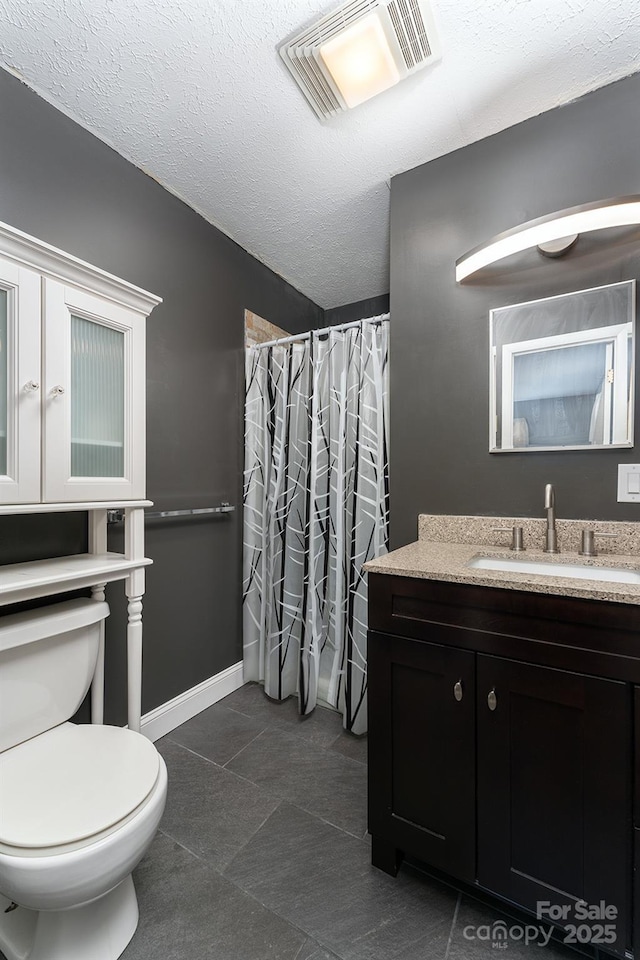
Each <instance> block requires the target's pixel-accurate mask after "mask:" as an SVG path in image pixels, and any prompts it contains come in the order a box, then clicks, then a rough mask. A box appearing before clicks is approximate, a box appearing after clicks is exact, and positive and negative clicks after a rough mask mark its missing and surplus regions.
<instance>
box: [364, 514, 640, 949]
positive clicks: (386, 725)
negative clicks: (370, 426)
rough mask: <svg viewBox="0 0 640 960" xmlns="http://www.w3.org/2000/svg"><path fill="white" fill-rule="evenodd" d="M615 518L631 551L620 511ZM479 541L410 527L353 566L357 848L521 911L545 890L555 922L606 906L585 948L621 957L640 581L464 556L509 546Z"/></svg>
mask: <svg viewBox="0 0 640 960" xmlns="http://www.w3.org/2000/svg"><path fill="white" fill-rule="evenodd" d="M434 519H435V518H434ZM474 519H477V520H480V519H482V518H474ZM485 523H493V524H495V520H493V521H489V520H487V521H486V522H485ZM530 523H533V524H535V523H536V521H531V522H530ZM468 526H471V527H472V526H473V525H472V524H470V525H468ZM577 526H578V524H577V522H576V527H577ZM599 526H601V528H602V529H603V531H604V529H605V525H599ZM612 527H613V528H615V527H619V528H624V529H623V530H621V532H620V539H621V542H622V543H623V545H624V547H625V549H631V548H630V547H629V543H630V542H631V540H632V539H633V536H634V535H633V532H632V530H631V528H633V527H634V525H633V524H608V525H606V529H609V530H610V529H611V528H612ZM567 530H568V531H569V532H570V533H571V534H572V537H574V538H575V535H577V533H576V531H574V530H573V528H572V527H571V522H565V527H564V529H563V530H561V536H564V539H565V542H567V539H568V536H569V534H568V533H567ZM467 534H468V531H467V533H465V536H466V535H467ZM495 536H496V534H495V533H494V534H493V537H494V538H495ZM535 537H538V532H537V531H536V533H535ZM531 539H532V537H531V535H530V536H529V540H531ZM538 542H539V541H538ZM494 543H495V540H494ZM489 544H490V535H489V536H486V533H485V541H484V545H483V544H482V542H481V543H480V545H479V544H478V543H475V544H473V543H450V542H438V541H430V540H427V539H424V538H423V539H421V540H419V541H418V542H417V543H416V544H413V545H410V546H408V547H405V548H402V549H401V550H398V551H395V552H394V553H392V554H389V555H388V556H387V557H383V558H380V559H379V560H377V561H373V562H372V563H371V564H368V565H367V569H368V571H369V628H370V632H369V654H368V656H369V829H370V832H371V837H372V861H373V863H374V865H375V866H377V867H379V868H381V869H382V870H385V871H386V872H387V873H390V874H395V873H396V872H397V870H398V867H399V865H400V862H401V860H402V858H403V856H404V855H408V856H412V857H414V858H417V859H419V860H421V861H423V862H424V863H426V864H428V865H430V866H431V867H432V868H434V869H435V870H436V871H441V872H442V873H443V874H445V875H447V876H448V877H450V878H453V879H454V880H457V881H459V882H461V883H462V884H467V885H471V886H473V887H475V888H478V889H481V890H482V891H485V892H488V893H491V894H494V895H496V896H497V897H499V898H500V899H501V900H503V901H507V902H509V903H511V904H515V905H516V906H518V907H520V908H523V909H525V910H526V911H529V912H531V913H532V914H534V915H535V914H536V910H537V905H538V904H539V903H541V902H545V901H546V902H547V903H548V904H550V905H552V906H553V908H554V910H555V911H556V913H559V912H561V911H564V917H565V922H564V924H563V923H562V921H560V925H561V926H564V927H565V929H566V931H567V933H568V934H569V935H571V933H572V928H571V924H573V925H574V927H575V926H579V925H580V924H579V920H576V904H577V903H578V902H579V901H586V903H587V904H588V905H599V906H600V907H602V905H606V906H607V908H609V915H608V921H607V919H606V918H605V919H602V922H601V924H600V926H602V928H603V929H602V931H599V929H598V924H596V925H595V926H594V925H593V921H591V925H590V926H589V930H590V933H589V937H590V945H591V946H592V947H593V946H597V947H599V948H600V949H604V950H606V951H609V952H611V953H613V954H615V955H618V956H625V955H626V956H630V955H632V954H633V953H634V933H633V931H634V929H635V930H639V929H640V890H639V889H638V888H639V886H640V884H635V885H634V860H635V862H637V863H638V864H640V764H637V763H636V747H635V744H636V743H637V742H638V737H640V585H633V584H631V585H630V584H621V583H617V582H609V583H604V584H603V583H602V582H600V581H599V580H598V579H597V575H598V573H597V568H598V567H599V566H602V565H606V566H610V565H611V563H612V557H611V555H608V556H601V557H598V558H596V559H591V560H588V561H583V562H585V563H587V564H588V565H591V566H593V567H594V568H595V569H594V570H593V577H594V579H593V580H574V579H572V578H570V577H567V578H565V577H560V578H558V577H557V576H556V577H554V576H544V575H532V574H530V573H527V572H518V571H515V572H513V571H507V572H505V571H494V570H490V569H488V570H487V569H482V568H480V569H478V568H477V567H474V566H469V563H470V562H471V561H473V559H474V557H477V555H478V554H479V553H480V554H481V555H484V556H487V557H488V558H491V557H492V556H494V557H496V558H499V557H500V554H501V552H502V554H503V555H504V557H505V558H508V557H511V558H513V556H514V555H513V554H510V551H509V550H508V549H504V548H503V549H502V551H500V549H498V550H496V549H495V547H493V548H491V547H490V546H489ZM636 547H637V544H635V543H634V549H635V548H636ZM612 549H613V548H612ZM524 556H525V557H527V558H528V559H529V560H531V559H533V558H534V557H536V556H537V557H539V559H540V560H544V559H548V558H544V555H542V554H541V552H540V551H539V550H537V551H535V550H532V549H529V550H528V551H527V553H526V554H524ZM556 561H557V563H558V564H562V563H566V562H568V561H572V562H573V563H576V562H577V561H579V558H578V557H577V555H576V552H575V548H574V549H573V552H571V551H570V549H569V548H568V547H567V548H566V550H565V549H564V548H563V553H561V554H560V555H559V556H558V557H557V558H556ZM615 562H616V563H620V565H621V566H625V567H633V566H635V567H640V558H639V557H638V556H623V557H616V558H615ZM634 797H635V801H634ZM634 851H635V853H634ZM634 902H635V917H636V919H635V923H634ZM614 912H615V918H614V919H613V921H612V914H613V913H614ZM551 919H557V917H556V918H554V917H550V916H549V915H548V914H547V915H545V916H544V917H542V918H541V921H539V922H546V923H547V924H548V923H549V922H550V920H551ZM611 922H613V927H614V929H613V931H612V930H611V926H610V924H611ZM607 923H609V926H607ZM605 928H606V929H605ZM582 935H583V936H587V934H584V933H583V934H582ZM614 937H615V939H614ZM578 942H580V941H578ZM582 942H586V941H585V940H583V941H582ZM635 953H636V954H638V953H640V949H639V948H638V946H636V950H635Z"/></svg>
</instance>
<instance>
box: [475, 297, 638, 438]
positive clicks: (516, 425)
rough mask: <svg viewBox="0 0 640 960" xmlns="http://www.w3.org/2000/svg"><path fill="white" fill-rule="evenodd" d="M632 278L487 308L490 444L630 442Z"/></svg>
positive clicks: (631, 425)
mask: <svg viewBox="0 0 640 960" xmlns="http://www.w3.org/2000/svg"><path fill="white" fill-rule="evenodd" d="M634 323H635V281H634V280H628V281H624V282H623V283H614V284H609V285H608V286H605V287H594V288H593V289H590V290H579V291H577V292H575V293H569V294H563V295H561V296H558V297H549V298H547V299H544V300H533V301H530V302H528V303H518V304H514V305H513V306H509V307H500V308H499V309H496V310H492V311H491V320H490V346H491V409H490V446H489V449H490V451H491V452H493V453H498V452H503V451H508V450H520V451H534V450H566V449H571V450H575V449H582V448H584V449H602V448H603V447H628V446H632V444H633V368H634V363H633V358H634Z"/></svg>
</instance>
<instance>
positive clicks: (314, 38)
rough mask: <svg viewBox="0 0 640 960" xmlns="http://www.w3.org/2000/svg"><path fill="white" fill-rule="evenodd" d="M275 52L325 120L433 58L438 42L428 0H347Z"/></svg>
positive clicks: (380, 91)
mask: <svg viewBox="0 0 640 960" xmlns="http://www.w3.org/2000/svg"><path fill="white" fill-rule="evenodd" d="M278 52H279V54H280V56H281V57H282V59H283V61H284V63H285V64H286V66H287V68H288V69H289V71H290V72H291V74H292V76H293V78H294V80H295V81H296V83H297V84H298V86H299V87H300V89H301V90H302V93H303V94H304V96H305V97H306V99H307V100H308V102H309V103H310V105H311V106H312V108H313V110H314V111H315V113H316V115H317V116H318V117H319V118H320V119H321V120H326V119H327V118H328V117H333V116H335V115H337V114H338V113H342V112H343V111H344V110H348V109H350V108H351V107H357V106H358V105H359V104H361V103H364V102H365V100H369V99H370V98H371V97H375V96H376V95H377V94H378V93H382V92H383V91H384V90H388V89H389V87H392V86H394V85H395V84H396V83H398V82H399V81H400V80H403V79H404V78H405V77H408V76H409V75H410V74H412V73H415V72H416V70H421V69H422V68H423V67H426V66H427V65H428V64H429V63H432V62H433V61H434V60H438V59H439V58H440V45H439V42H438V38H437V35H436V31H435V24H434V21H433V15H432V13H431V10H430V8H429V5H428V2H427V0H350V2H348V3H345V4H343V5H342V6H341V7H339V8H338V9H337V10H334V11H333V12H332V13H330V14H328V15H327V16H325V17H323V18H322V19H321V20H318V21H317V22H316V23H314V24H312V25H311V26H310V27H307V28H306V29H305V30H302V31H301V32H298V33H296V34H295V35H294V36H293V37H291V38H289V39H288V40H286V41H284V42H283V43H281V44H280V45H279V47H278Z"/></svg>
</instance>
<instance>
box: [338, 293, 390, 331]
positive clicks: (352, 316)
mask: <svg viewBox="0 0 640 960" xmlns="http://www.w3.org/2000/svg"><path fill="white" fill-rule="evenodd" d="M388 312H389V294H388V293H383V294H382V295H381V296H379V297H369V299H368V300H356V301H355V302H354V303H346V304H345V305H344V306H342V307H333V308H332V309H331V310H325V311H324V325H325V326H326V327H333V326H335V325H336V324H339V323H351V322H352V321H354V320H363V319H364V318H366V317H379V316H380V314H381V313H388Z"/></svg>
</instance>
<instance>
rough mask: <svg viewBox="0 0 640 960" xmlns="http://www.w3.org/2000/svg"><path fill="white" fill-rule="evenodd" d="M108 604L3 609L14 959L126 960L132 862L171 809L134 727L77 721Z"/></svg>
mask: <svg viewBox="0 0 640 960" xmlns="http://www.w3.org/2000/svg"><path fill="white" fill-rule="evenodd" d="M108 614H109V607H108V606H107V604H106V603H100V602H96V601H93V600H69V601H65V602H63V603H57V604H54V605H50V606H48V607H45V608H41V609H38V610H33V611H28V612H26V613H19V614H15V615H11V616H8V617H4V618H2V619H1V620H0V950H2V951H3V952H4V953H5V955H6V957H7V960H116V958H117V957H119V956H120V955H121V953H122V952H123V951H124V949H125V947H126V946H127V944H128V943H129V941H130V939H131V937H132V936H133V934H134V932H135V929H136V926H137V924H138V904H137V900H136V894H135V890H134V887H133V881H132V879H131V871H132V870H133V868H134V867H135V866H136V864H137V863H138V862H139V860H140V859H141V857H142V856H143V854H144V853H145V851H146V850H147V848H148V846H149V844H150V843H151V841H152V839H153V836H154V834H155V832H156V829H157V827H158V823H159V822H160V818H161V816H162V812H163V810H164V804H165V800H166V795H167V771H166V767H165V764H164V761H163V759H162V757H161V756H160V755H159V753H158V751H157V750H156V748H155V747H154V745H153V744H152V743H151V741H149V740H147V739H146V738H145V737H143V736H141V735H140V734H138V733H134V732H133V731H131V730H127V729H124V728H121V727H109V726H99V725H90V724H73V723H69V722H68V721H69V717H72V716H73V715H74V713H75V712H76V710H77V709H78V707H79V706H80V704H81V703H82V701H83V699H84V697H85V694H86V693H87V691H88V689H89V687H90V685H91V679H92V677H93V672H94V667H95V663H96V657H97V653H98V644H99V636H100V624H101V622H102V620H104V618H105V617H107V616H108ZM14 905H17V906H14Z"/></svg>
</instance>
